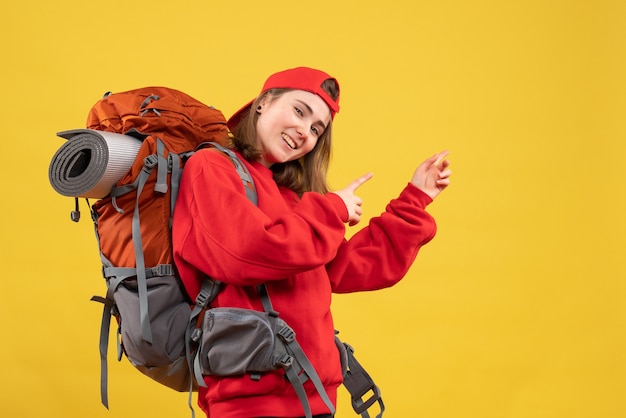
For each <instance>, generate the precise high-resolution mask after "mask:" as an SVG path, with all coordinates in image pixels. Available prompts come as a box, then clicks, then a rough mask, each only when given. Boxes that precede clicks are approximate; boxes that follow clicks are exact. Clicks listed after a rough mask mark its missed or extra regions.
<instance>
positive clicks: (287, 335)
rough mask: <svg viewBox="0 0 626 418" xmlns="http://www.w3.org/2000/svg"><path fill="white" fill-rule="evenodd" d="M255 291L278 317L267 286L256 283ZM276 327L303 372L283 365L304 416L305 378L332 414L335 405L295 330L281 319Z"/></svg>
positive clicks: (267, 309) (308, 412)
mask: <svg viewBox="0 0 626 418" xmlns="http://www.w3.org/2000/svg"><path fill="white" fill-rule="evenodd" d="M257 291H258V293H259V296H260V298H261V303H262V304H263V309H265V312H267V313H268V314H269V315H270V316H274V317H276V318H278V312H276V311H275V310H274V308H273V306H272V302H271V300H270V296H269V293H268V292H267V286H266V285H265V283H263V284H260V285H258V286H257ZM277 327H278V328H279V329H277V330H276V331H277V336H278V338H280V341H281V342H282V343H283V344H284V345H285V348H286V351H287V353H288V354H289V355H290V356H291V357H293V359H294V361H295V363H296V364H297V365H298V366H299V367H300V368H302V371H303V372H304V373H302V374H300V375H298V373H297V372H296V371H295V368H294V365H293V364H287V365H285V366H283V369H284V370H285V374H286V375H287V379H289V382H290V383H291V385H292V386H293V388H294V389H295V391H296V394H297V395H298V398H299V399H300V402H301V403H302V406H303V408H304V412H305V416H306V418H312V414H311V407H310V405H309V400H308V398H307V396H306V392H305V390H304V386H303V383H304V382H306V381H307V380H311V383H313V386H314V387H315V390H317V393H318V394H319V396H320V398H321V399H322V401H324V404H325V405H326V407H327V408H328V410H329V411H330V413H331V414H334V413H335V407H334V405H333V403H332V401H331V400H330V398H329V397H328V393H326V389H324V385H323V384H322V381H321V380H320V377H319V375H318V374H317V372H316V371H315V368H314V367H313V365H312V364H311V361H310V360H309V359H308V357H307V356H306V354H304V351H303V350H302V347H301V346H300V344H298V342H297V341H296V333H295V331H294V330H293V329H292V328H291V327H290V326H289V325H287V323H286V322H284V321H283V320H278V321H277Z"/></svg>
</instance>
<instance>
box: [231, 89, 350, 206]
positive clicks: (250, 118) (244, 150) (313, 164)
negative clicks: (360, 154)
mask: <svg viewBox="0 0 626 418" xmlns="http://www.w3.org/2000/svg"><path fill="white" fill-rule="evenodd" d="M322 89H324V91H326V92H327V93H328V94H329V95H330V96H331V97H332V98H333V99H334V100H336V99H337V97H338V96H339V87H338V85H337V82H336V81H335V80H334V79H328V80H326V81H324V83H323V84H322ZM287 91H289V89H272V90H268V91H266V92H264V93H263V94H261V95H260V96H259V97H257V98H256V99H255V100H254V102H252V105H251V106H250V109H256V107H257V106H258V105H259V103H260V102H261V101H262V100H263V99H264V98H265V99H266V100H270V101H272V100H275V99H277V98H278V97H280V96H281V95H282V94H284V93H285V92H287ZM258 118H259V114H258V113H257V112H255V111H251V110H249V111H248V113H247V114H246V115H245V116H244V117H243V118H242V119H241V122H239V124H238V125H237V127H236V128H235V131H234V132H233V134H234V138H233V145H234V146H235V148H236V149H237V150H238V151H239V152H241V154H242V155H243V156H244V158H245V159H246V160H248V161H257V160H258V159H259V158H260V157H261V149H260V148H259V144H258V143H257V140H256V133H257V132H256V124H257V120H258ZM331 138H332V121H331V122H330V123H329V124H328V126H327V127H326V129H325V130H324V132H323V133H322V135H320V137H319V138H318V139H317V143H316V144H315V147H313V149H312V150H311V151H310V152H308V153H307V154H306V155H304V156H302V157H300V158H299V159H297V160H294V161H288V162H286V163H276V164H274V165H272V171H273V172H274V181H276V183H277V184H278V185H279V186H284V187H288V188H289V189H291V190H293V191H295V192H296V193H298V194H299V195H302V193H304V192H309V191H312V192H318V193H327V192H328V191H329V188H328V183H327V181H326V175H327V173H328V165H329V163H330V154H331Z"/></svg>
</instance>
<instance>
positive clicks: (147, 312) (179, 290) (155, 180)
mask: <svg viewBox="0 0 626 418" xmlns="http://www.w3.org/2000/svg"><path fill="white" fill-rule="evenodd" d="M109 132H110V133H113V135H111V134H108V133H109ZM119 134H123V135H119ZM58 135H59V136H61V137H64V138H66V139H68V141H67V142H66V144H65V145H64V146H62V147H61V149H59V150H58V151H57V154H56V155H55V157H53V160H52V163H51V166H50V181H51V184H52V185H53V187H54V188H55V189H56V190H57V191H59V193H61V194H64V195H66V196H74V197H75V198H76V201H77V204H76V206H77V209H76V211H75V212H73V214H72V219H73V220H75V221H77V220H78V219H79V213H78V196H82V197H96V198H101V199H100V200H98V201H97V202H96V203H94V204H93V205H92V207H91V212H92V219H93V221H94V224H95V230H96V238H97V239H98V244H99V247H100V256H101V261H102V265H103V275H104V278H105V279H106V284H107V294H106V296H105V297H96V296H95V297H93V298H92V300H95V301H98V302H102V303H103V304H104V312H103V318H102V326H101V334H100V358H101V372H102V373H101V398H102V403H103V404H104V405H105V406H106V407H107V408H108V396H107V360H106V357H107V351H108V336H109V326H110V320H111V316H114V317H115V318H116V320H117V323H118V353H119V354H118V359H120V358H121V353H124V354H125V355H126V357H127V358H128V359H129V360H130V362H131V363H132V364H133V366H135V367H136V368H137V369H139V370H140V371H141V372H143V373H144V374H146V375H148V376H149V377H151V378H152V379H154V380H156V381H158V382H160V383H162V384H164V385H166V386H168V387H171V388H173V389H176V390H178V391H190V390H193V389H195V388H196V387H197V382H195V381H194V379H193V376H192V372H191V370H190V363H189V358H190V357H189V356H190V355H191V354H192V353H191V351H193V348H192V347H190V346H189V341H190V338H189V335H190V333H191V332H193V329H194V325H195V322H196V319H197V317H198V316H200V314H201V312H200V311H201V310H202V309H203V308H204V306H206V305H207V304H208V302H209V301H203V303H202V304H199V303H198V301H190V300H189V299H188V296H187V294H186V293H185V291H184V289H183V287H182V284H181V283H180V280H179V278H178V275H177V272H176V268H175V266H174V261H173V251H172V243H171V222H172V220H171V217H172V213H173V209H174V205H175V202H176V197H177V192H178V185H179V182H180V176H181V174H182V170H183V168H184V163H185V162H186V160H187V159H188V158H189V157H190V156H191V155H192V154H193V153H194V152H195V150H197V149H198V148H200V147H203V146H212V147H215V148H218V149H219V150H220V151H221V152H223V153H224V154H226V155H227V156H229V157H230V158H231V160H232V161H233V164H234V165H235V167H236V168H237V170H238V171H239V173H240V175H241V176H242V181H244V184H247V185H248V187H247V188H246V190H247V192H248V197H249V198H251V199H252V201H253V202H254V203H256V194H255V190H254V187H253V185H252V179H251V177H250V175H249V173H247V171H246V169H245V166H244V165H243V163H241V162H240V161H239V159H238V158H237V156H236V155H235V154H234V153H233V152H232V151H231V150H230V149H228V148H226V146H227V145H228V143H229V141H230V134H229V131H228V128H227V126H226V119H225V118H224V116H223V114H222V112H220V111H219V110H217V109H215V108H213V107H210V106H207V105H205V104H203V103H201V102H199V101H197V100H196V99H194V98H192V97H190V96H188V95H187V94H185V93H182V92H180V91H177V90H174V89H170V88H165V87H147V88H140V89H136V90H130V91H126V92H122V93H116V94H110V93H107V94H105V96H104V97H103V98H102V99H101V100H100V101H98V102H97V103H96V104H95V105H94V106H93V107H92V108H91V110H90V111H89V114H88V117H87V129H77V130H71V131H64V132H60V133H59V134H58ZM90 136H91V137H93V136H96V137H98V138H100V139H107V140H108V141H113V142H108V143H107V144H106V145H105V146H104V147H105V148H108V150H106V149H105V150H104V151H103V152H100V150H94V149H92V148H93V147H91V148H90V147H88V146H87V145H84V146H83V145H81V144H80V143H81V142H82V141H84V143H87V142H89V137H90ZM130 137H133V138H130ZM134 138H136V139H134ZM115 141H118V142H115ZM122 141H130V142H135V143H137V144H140V145H136V147H138V150H137V148H134V151H136V152H137V155H136V156H135V157H134V159H132V156H131V157H129V158H126V159H127V160H128V161H129V164H130V163H132V166H130V168H128V167H127V170H126V173H125V174H124V175H123V176H122V177H121V178H119V180H117V182H115V184H114V185H113V187H112V188H111V190H110V193H109V194H108V195H106V196H90V195H89V192H85V194H79V193H78V192H75V189H76V188H74V187H70V186H67V185H66V184H60V183H71V182H76V183H81V182H82V180H81V175H86V174H89V173H85V172H87V171H89V170H92V171H94V170H93V169H92V167H90V164H91V165H94V161H95V160H98V157H99V155H98V154H101V153H106V152H109V151H110V149H111V148H115V146H116V144H120V143H121V142H122ZM139 141H141V142H139ZM117 146H118V147H121V145H117ZM123 152H126V151H123ZM118 154H119V153H118ZM107 156H109V155H108V154H107ZM109 157H110V159H115V158H114V157H113V155H110V156H109ZM101 159H102V158H101ZM108 163H110V164H115V161H111V162H108ZM59 167H60V168H59ZM81 170H82V171H83V172H81ZM95 171H97V170H95ZM63 186H67V187H65V188H64V187H63ZM100 189H102V187H100ZM68 190H70V191H68ZM105 190H107V188H106V187H105ZM73 193H74V194H73ZM207 283H208V284H211V283H212V282H211V281H207ZM217 290H218V289H217V285H216V286H215V290H214V293H216V292H217ZM214 293H213V294H212V297H213V296H214ZM212 297H211V298H212ZM192 411H193V410H192Z"/></svg>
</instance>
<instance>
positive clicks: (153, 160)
mask: <svg viewBox="0 0 626 418" xmlns="http://www.w3.org/2000/svg"><path fill="white" fill-rule="evenodd" d="M158 163H159V157H158V156H157V155H155V154H152V155H148V156H147V157H146V158H144V160H143V166H144V168H145V169H148V170H149V171H148V172H150V171H152V169H153V168H154V167H156V165H157V164H158Z"/></svg>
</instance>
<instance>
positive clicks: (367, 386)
mask: <svg viewBox="0 0 626 418" xmlns="http://www.w3.org/2000/svg"><path fill="white" fill-rule="evenodd" d="M344 346H345V347H346V352H347V355H348V370H347V372H346V376H345V377H344V379H343V384H344V386H345V387H346V389H348V392H350V395H351V399H352V408H353V409H354V411H355V412H356V413H357V414H361V416H362V417H363V418H369V417H370V416H369V413H368V412H367V410H368V409H369V408H370V407H371V406H372V405H373V404H374V403H375V402H378V405H379V406H380V413H379V414H378V415H376V418H381V417H382V416H383V412H385V404H384V403H383V399H382V397H381V395H380V389H379V388H378V386H376V384H374V381H373V380H372V378H371V377H370V375H369V374H368V373H367V372H366V371H365V369H364V368H363V367H362V366H361V364H360V363H359V362H358V361H357V360H356V358H355V357H354V349H353V348H352V346H350V345H349V344H344ZM368 393H371V396H370V397H369V398H368V399H366V400H363V397H364V396H365V395H367V394H368Z"/></svg>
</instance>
